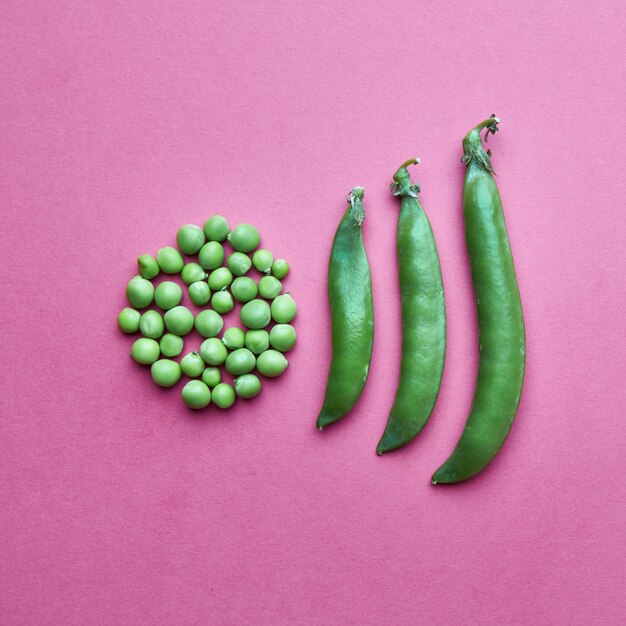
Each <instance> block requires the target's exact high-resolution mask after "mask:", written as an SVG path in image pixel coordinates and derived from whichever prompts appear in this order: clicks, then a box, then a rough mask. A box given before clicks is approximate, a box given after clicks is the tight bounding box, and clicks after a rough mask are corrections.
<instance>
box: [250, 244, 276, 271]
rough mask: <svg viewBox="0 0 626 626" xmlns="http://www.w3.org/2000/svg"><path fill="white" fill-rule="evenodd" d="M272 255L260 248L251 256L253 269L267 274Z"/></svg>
mask: <svg viewBox="0 0 626 626" xmlns="http://www.w3.org/2000/svg"><path fill="white" fill-rule="evenodd" d="M273 261H274V255H273V254H272V253H271V252H270V251H269V250H265V249H264V248H261V249H260V250H257V251H256V252H255V253H254V254H253V255H252V263H253V264H254V267H255V268H256V269H257V270H258V271H259V272H262V273H264V274H267V273H268V272H269V271H270V269H271V268H272V262H273Z"/></svg>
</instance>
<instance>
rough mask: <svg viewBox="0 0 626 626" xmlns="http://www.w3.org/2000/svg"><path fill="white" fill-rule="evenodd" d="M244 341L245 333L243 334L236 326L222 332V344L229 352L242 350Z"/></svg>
mask: <svg viewBox="0 0 626 626" xmlns="http://www.w3.org/2000/svg"><path fill="white" fill-rule="evenodd" d="M245 340H246V333H244V332H243V330H241V328H237V326H233V327H232V328H229V329H228V330H226V331H224V336H223V337H222V343H223V344H224V345H225V346H226V347H227V348H228V349H229V350H237V348H243V344H244V342H245Z"/></svg>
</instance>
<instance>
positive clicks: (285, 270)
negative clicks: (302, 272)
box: [272, 259, 289, 280]
mask: <svg viewBox="0 0 626 626" xmlns="http://www.w3.org/2000/svg"><path fill="white" fill-rule="evenodd" d="M272 274H274V276H276V278H278V279H279V280H282V279H283V278H285V276H287V274H289V263H287V261H285V259H276V260H275V261H274V263H273V264H272Z"/></svg>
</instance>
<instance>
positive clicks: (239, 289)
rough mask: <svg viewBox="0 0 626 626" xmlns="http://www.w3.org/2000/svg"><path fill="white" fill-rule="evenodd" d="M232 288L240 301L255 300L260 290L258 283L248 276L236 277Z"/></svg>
mask: <svg viewBox="0 0 626 626" xmlns="http://www.w3.org/2000/svg"><path fill="white" fill-rule="evenodd" d="M230 290H231V292H232V294H233V296H235V298H236V299H237V300H238V301H239V302H250V300H254V299H255V298H256V296H257V294H258V292H259V290H258V287H257V286H256V283H255V282H254V280H252V278H250V277H248V276H240V277H239V278H235V280H234V281H233V284H232V285H231V286H230Z"/></svg>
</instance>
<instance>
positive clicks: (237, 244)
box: [228, 224, 261, 252]
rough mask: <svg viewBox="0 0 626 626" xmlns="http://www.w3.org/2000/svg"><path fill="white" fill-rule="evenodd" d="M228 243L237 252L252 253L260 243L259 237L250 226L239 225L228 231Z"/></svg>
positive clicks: (257, 232) (256, 231)
mask: <svg viewBox="0 0 626 626" xmlns="http://www.w3.org/2000/svg"><path fill="white" fill-rule="evenodd" d="M228 241H230V244H231V246H232V247H233V248H234V249H235V250H238V251H239V252H252V250H254V249H255V248H257V247H258V245H259V243H260V242H261V235H260V234H259V231H258V230H257V229H256V228H255V227H254V226H252V225H251V224H239V225H238V226H235V228H233V229H232V230H231V231H230V235H228Z"/></svg>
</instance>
